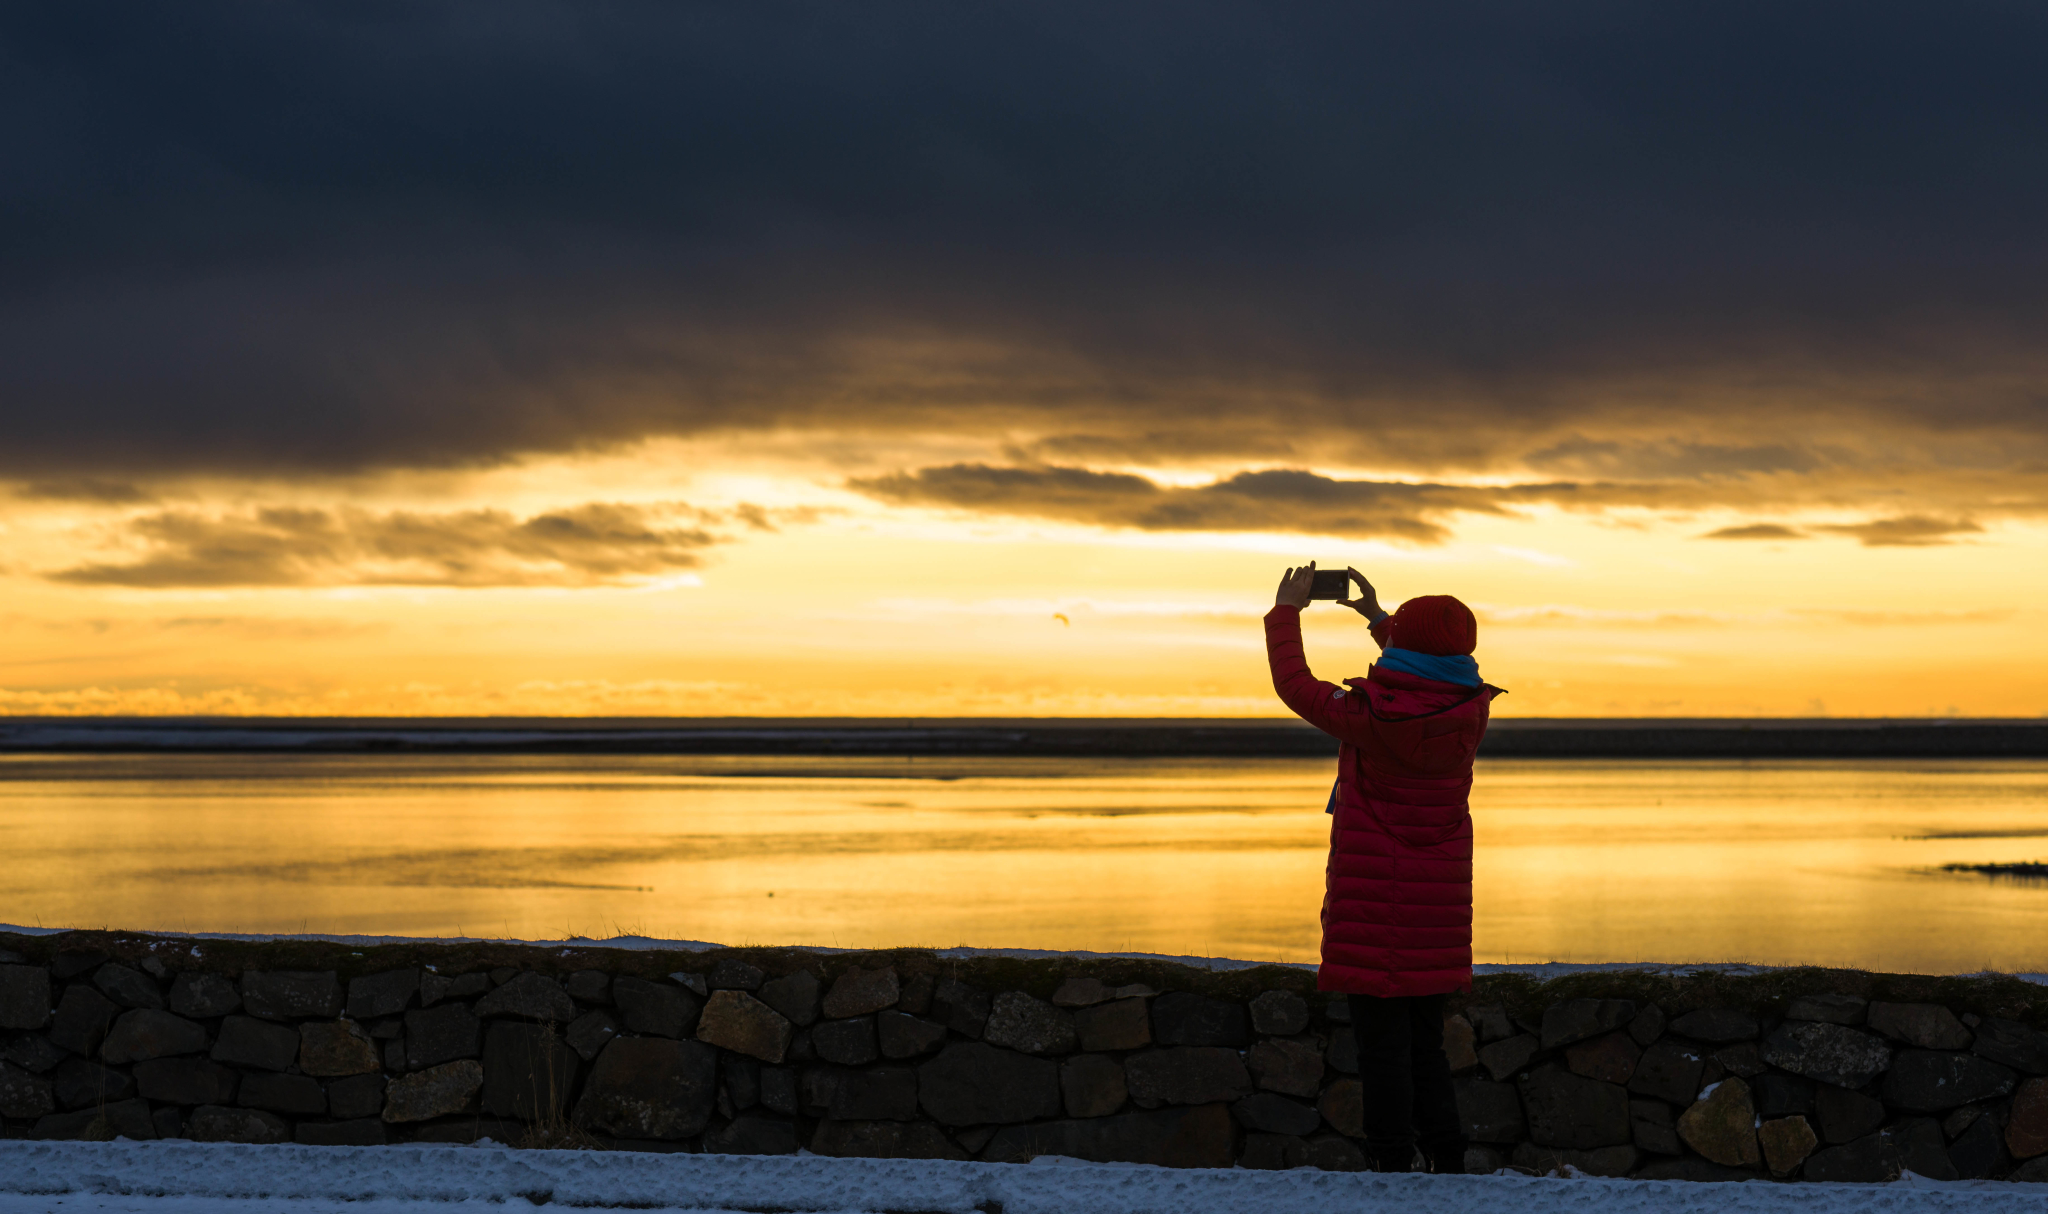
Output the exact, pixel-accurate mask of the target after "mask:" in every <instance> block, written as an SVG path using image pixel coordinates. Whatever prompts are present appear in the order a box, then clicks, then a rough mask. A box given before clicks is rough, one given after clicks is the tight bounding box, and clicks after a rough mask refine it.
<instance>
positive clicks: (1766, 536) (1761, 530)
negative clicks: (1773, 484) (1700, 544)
mask: <svg viewBox="0 0 2048 1214" xmlns="http://www.w3.org/2000/svg"><path fill="white" fill-rule="evenodd" d="M1700 538H1702V539H1709V540H1803V539H1805V538H1806V532H1804V531H1801V530H1799V529H1798V528H1797V527H1787V526H1786V525H1785V524H1783V523H1749V524H1747V525H1745V526H1740V527H1723V528H1721V529H1720V530H1718V531H1709V532H1707V533H1706V535H1704V536H1702V537H1700Z"/></svg>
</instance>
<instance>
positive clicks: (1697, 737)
mask: <svg viewBox="0 0 2048 1214" xmlns="http://www.w3.org/2000/svg"><path fill="white" fill-rule="evenodd" d="M1334 746H1335V744H1334V743H1333V742H1332V741H1331V740H1330V739H1329V738H1328V737H1326V736H1324V735H1323V734H1321V733H1319V732H1317V731H1316V730H1314V729H1312V728H1310V727H1309V726H1307V725H1305V724H1303V723H1301V722H1299V721H1291V720H1281V719H1245V718H1213V717H1212V718H1178V719H1176V718H1150V719H1146V718H1075V717H1065V718H1062V717H1039V718H988V717H961V718H943V717H923V718H902V717H889V718H865V717H815V718H777V717H613V718H604V717H574V718H566V717H565V718H551V717H421V718H403V717H380V718H367V717H366V718H345V717H323V718H310V717H0V753H16V754H21V753H164V752H191V753H324V754H406V753H420V754H627V755H838V756H876V757H887V756H895V755H901V756H948V755H953V756H962V757H968V756H1020V757H1028V756H1043V757H1066V758H1082V757H1106V758H1107V757H1128V758H1143V757H1160V758H1167V757H1186V758H1196V757H1213V758H1290V757H1316V756H1324V755H1328V754H1330V753H1331V752H1332V751H1333V749H1334ZM1480 754H1481V755H1482V757H1487V758H1641V759H1671V758H1753V759H1764V758H1774V759H1804V758H1897V759H1918V758H2048V719H2024V718H2022V719H1959V720H1936V719H1920V718H1758V719H1737V718H1563V717H1538V718H1514V717H1508V718H1503V719H1498V720H1496V721H1494V723H1493V725H1492V727H1491V728H1490V729H1489V731H1488V733H1487V736H1486V741H1485V744H1484V745H1483V746H1482V747H1481V750H1480Z"/></svg>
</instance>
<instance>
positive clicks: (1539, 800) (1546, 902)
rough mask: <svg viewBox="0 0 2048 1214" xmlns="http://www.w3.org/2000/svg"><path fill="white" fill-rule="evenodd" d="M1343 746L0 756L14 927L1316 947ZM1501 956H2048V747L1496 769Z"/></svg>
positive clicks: (1912, 960)
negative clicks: (1916, 755)
mask: <svg viewBox="0 0 2048 1214" xmlns="http://www.w3.org/2000/svg"><path fill="white" fill-rule="evenodd" d="M1331 769H1332V764H1330V763H1328V762H1327V761H1318V762H1307V761H1295V760H1256V761H1242V760H1231V761H1207V762H1205V761H1187V760H1162V761H1156V762H1153V761H1131V760H1119V761H1072V760H986V759H982V760H958V761H948V760H927V759H918V760H904V759H880V760H872V761H862V760H855V761H849V760H844V759H803V758H767V759H764V758H744V759H739V758H637V757H633V758H626V757H588V758H586V757H574V758H559V757H503V756H479V757H469V756H462V757H434V756H403V757H358V756H331V757H330V756H310V755H284V756H276V755H266V756H250V757H243V756H206V755H172V756H91V757H55V756H0V857H4V864H0V921H5V922H11V923H17V924H38V925H43V926H52V927H55V926H67V927H81V926H82V927H103V926H104V927H119V928H141V929H156V930H171V931H227V932H346V933H372V934H391V935H426V936H431V935H488V936H509V937H516V938H524V939H558V938H562V937H565V936H571V935H582V936H591V937H602V936H608V935H616V934H644V935H651V936H660V937H668V938H679V939H692V940H707V941H716V942H720V943H726V944H820V945H836V946H841V947H868V946H898V945H911V946H950V945H961V944H967V945H979V946H988V947H998V946H1000V947H1029V948H1051V949H1094V950H1103V951H1125V950H1132V951H1143V952H1158V953H1176V954H1198V955H1210V956H1230V957H1245V958H1270V959H1278V960H1294V961H1311V960H1314V959H1315V956H1316V942H1317V929H1316V910H1317V907H1318V905H1319V903H1320V899H1321V896H1322V867H1323V854H1324V848H1325V845H1326V842H1327V835H1328V823H1329V819H1328V818H1326V817H1325V816H1324V815H1323V813H1322V806H1323V803H1324V800H1325V797H1326V795H1327V792H1328V788H1329V781H1330V778H1331ZM1473 814H1474V819H1475V823H1476V827H1477V833H1478V858H1477V862H1476V870H1477V872H1476V887H1477V892H1476V895H1475V897H1476V907H1475V915H1476V923H1475V927H1474V936H1475V951H1476V954H1477V956H1478V958H1479V959H1480V960H1482V961H1524V962H1526V961H1551V960H1556V961H1582V962H1584V961H1637V960H1657V961H1727V960H1734V961H1752V962H1762V963H1774V964H1784V963H1818V964H1828V965H1849V966H1862V967H1871V968H1881V969H1887V970H1901V971H1920V972H1954V971H1969V970H1978V969H1985V968H1994V969H2003V970H2019V971H2040V970H2048V883H2042V882H2036V881H2027V880H2024V879H2021V880H2015V879H2011V878H1992V877H1986V876H1982V875H1978V874H1975V873H1954V872H1946V871H1943V869H1942V866H1944V865H1947V864H1957V863H1959V864H1982V863H2010V862H2014V861H2027V860H2037V859H2048V763H2040V762H2029V761H2010V762H1913V763H1901V762H1824V761H1814V762H1711V761H1701V762H1668V763H1665V762H1642V761H1631V762H1590V761H1584V762H1582V761H1498V762H1484V763H1482V764H1481V765H1480V768H1479V772H1478V784H1477V787H1476V790H1475V796H1474V806H1473Z"/></svg>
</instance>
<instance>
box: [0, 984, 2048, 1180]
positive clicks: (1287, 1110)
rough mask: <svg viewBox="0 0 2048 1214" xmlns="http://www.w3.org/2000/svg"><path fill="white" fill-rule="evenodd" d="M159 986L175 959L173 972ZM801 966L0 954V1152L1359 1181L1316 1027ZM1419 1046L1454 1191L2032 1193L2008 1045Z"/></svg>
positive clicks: (1896, 1011)
mask: <svg viewBox="0 0 2048 1214" xmlns="http://www.w3.org/2000/svg"><path fill="white" fill-rule="evenodd" d="M174 955H175V956H177V957H178V959H179V960H180V961H181V962H187V957H186V952H185V948H184V946H179V948H178V949H177V950H175V951H166V953H165V960H169V959H170V958H171V956H174ZM535 960H536V962H541V961H543V960H544V955H543V954H538V953H536V954H535ZM704 960H705V961H710V960H711V959H709V958H706V959H704ZM850 960H851V961H852V964H849V961H850ZM794 962H795V964H797V965H800V966H803V967H806V968H792V969H790V970H789V971H788V972H786V973H781V974H778V975H770V974H769V973H768V972H767V971H765V970H763V969H762V968H759V967H757V966H755V965H753V964H750V963H748V962H747V961H746V960H743V959H742V958H740V957H737V956H730V955H728V956H724V957H720V958H717V959H716V960H715V963H711V964H709V965H708V966H706V965H703V964H702V963H701V962H700V963H699V964H700V969H699V970H693V971H686V972H677V973H673V974H669V975H667V976H665V977H664V976H656V977H639V976H626V975H614V974H611V973H607V972H604V971H600V970H595V969H587V970H581V971H575V972H570V973H566V974H556V973H547V972H542V971H541V970H539V969H534V968H527V969H520V968H511V967H505V968H499V969H493V970H490V971H488V972H469V973H460V974H443V973H439V972H437V971H436V970H435V969H434V968H433V967H431V966H423V967H417V968H402V969H390V970H382V971H378V972H371V973H367V974H362V975H360V976H352V977H350V978H349V979H348V980H346V981H344V980H343V979H342V977H341V976H340V974H338V973H337V972H334V971H315V972H299V971H290V972H281V971H257V970H249V971H246V972H241V973H238V974H232V975H228V974H218V973H210V972H203V971H200V970H197V969H183V970H180V971H177V972H173V970H172V969H171V968H170V967H169V966H167V965H166V964H165V963H164V961H160V960H158V959H157V957H156V955H155V954H154V953H152V954H151V955H150V956H148V957H146V958H144V959H141V960H138V961H134V962H131V961H129V960H114V959H110V958H109V957H108V956H106V955H105V954H102V953H96V952H88V951H80V950H70V951H64V952H59V953H57V954H56V955H55V957H54V958H52V959H51V961H50V963H49V964H47V965H43V964H31V963H29V962H28V961H27V960H26V959H25V958H23V957H20V956H17V955H14V954H11V953H6V952H4V951H0V1125H4V1132H5V1133H6V1134H7V1135H8V1136H33V1137H41V1138H80V1137H86V1138H92V1137H99V1138H106V1137H114V1136H117V1135H118V1136H124V1137H128V1138H172V1137H181V1138H192V1139H198V1140H202V1141H218V1142H253V1143H274V1142H292V1141H296V1142H300V1143H309V1144H329V1145H343V1144H349V1145H355V1144H378V1143H387V1142H470V1141H476V1140H478V1139H481V1138H491V1139H494V1140H497V1141H500V1142H506V1143H512V1144H523V1145H530V1146H596V1147H611V1148H618V1149H630V1150H660V1151H674V1150H687V1151H713V1152H720V1153H731V1154H788V1153H792V1152H795V1151H796V1150H798V1149H799V1148H808V1149H809V1150H811V1151H813V1152H816V1153H818V1154H823V1155H839V1156H867V1157H882V1158H928V1159H962V1160H964V1159H980V1160H987V1161H996V1162H1006V1161H1017V1162H1021V1161H1025V1160H1029V1159H1031V1158H1032V1157H1034V1156H1038V1155H1064V1156H1072V1157H1077V1158H1081V1159H1087V1160H1096V1161H1102V1162H1113V1161H1130V1162H1139V1163H1155V1164H1164V1165H1168V1166H1177V1167H1229V1166H1233V1165H1241V1166H1245V1167H1253V1168H1290V1167H1301V1166H1311V1167H1318V1168H1324V1169H1332V1170H1357V1169H1361V1168H1363V1167H1364V1166H1365V1156H1364V1154H1363V1152H1362V1151H1361V1149H1360V1137H1361V1134H1362V1116H1363V1108H1364V1099H1365V1093H1364V1090H1363V1088H1362V1086H1361V1084H1360V1080H1359V1078H1358V1051H1357V1047H1356V1043H1355V1041H1354V1040H1353V1038H1352V1034H1351V1029H1350V1026H1349V1023H1348V1016H1347V1013H1346V1007H1345V1003H1344V1001H1343V1000H1342V999H1338V998H1332V997H1328V996H1304V995H1303V994H1302V993H1300V992H1299V991H1298V990H1266V991H1263V992H1260V993H1257V994H1256V995H1255V996H1254V997H1251V998H1249V999H1246V1000H1243V1001H1239V1000H1234V999H1220V998H1215V997H1212V996H1211V995H1207V994H1201V993H1197V992H1194V991H1186V990H1180V991H1160V990H1157V989H1154V988H1153V987H1150V986H1143V985H1109V984H1106V983H1105V982H1103V981H1101V980H1100V979H1097V978H1093V977H1068V978H1066V979H1065V980H1064V981H1063V982H1062V983H1061V984H1060V985H1059V986H1058V987H1057V989H1056V990H1054V991H1053V992H1052V997H1051V999H1050V1000H1046V999H1042V998H1039V997H1037V996H1036V995H1034V994H1032V993H1030V992H1026V991H1021V990H1001V989H995V990H990V989H983V988H981V987H977V986H974V985H970V984H969V983H967V982H965V981H961V980H960V979H959V978H955V977H946V976H942V975H940V974H938V973H899V971H898V970H897V969H896V968H894V967H892V966H888V965H873V964H869V965H862V964H859V959H847V958H830V959H827V958H822V957H816V956H796V957H795V958H794ZM188 963H189V962H188ZM957 972H965V973H966V974H967V976H972V975H973V973H974V972H975V971H974V970H973V968H972V967H968V969H967V970H965V971H957ZM1192 976H1193V975H1192V974H1191V977H1192ZM1042 989H1043V988H1041V991H1042ZM1446 1040H1447V1044H1448V1048H1449V1052H1450V1055H1451V1059H1452V1066H1453V1069H1454V1072H1455V1073H1456V1074H1457V1075H1458V1079H1457V1089H1458V1103H1459V1109H1460V1112H1461V1114H1462V1116H1463V1118H1464V1120H1465V1123H1466V1128H1467V1132H1468V1134H1469V1135H1470V1137H1471V1139H1472V1141H1473V1143H1474V1146H1473V1149H1472V1151H1471V1153H1470V1155H1469V1157H1468V1160H1467V1165H1468V1168H1469V1169H1471V1170H1486V1171H1491V1170H1494V1169H1497V1168H1501V1167H1515V1168H1520V1169H1524V1170H1528V1171H1551V1170H1556V1169H1559V1168H1562V1167H1566V1166H1569V1167H1573V1168H1577V1169H1579V1170H1581V1171H1584V1172H1588V1173H1593V1174H1598V1175H1617V1176H1618V1175H1633V1176H1641V1177H1656V1178H1688V1179H1736V1178H1745V1177H1755V1178H1779V1179H1787V1178H1803V1179H1808V1180H1857V1181H1868V1180H1884V1179H1888V1178H1893V1177H1896V1176H1897V1175H1898V1174H1899V1173H1900V1172H1901V1171H1903V1170H1911V1171H1913V1172H1917V1173H1920V1174H1922V1175H1925V1176H1931V1177H1938V1178H1944V1179H1945V1178H1954V1177H2002V1176H2010V1177H2012V1178H2013V1179H2048V1078H2044V1076H2048V1035H2044V1034H2041V1033H2038V1032H2035V1031H2033V1030H2031V1029H2029V1028H2028V1027H2026V1026H2024V1025H2022V1024H2019V1023H2017V1022H2014V1021H2009V1020H2001V1019H1997V1018H1979V1017H1977V1016H1974V1015H1964V1016H1962V1017H1957V1016H1956V1015H1955V1014H1953V1013H1952V1012H1951V1011H1950V1010H1949V1009H1948V1008H1946V1007H1942V1006H1939V1005H1934V1004H1898V1003H1865V1002H1864V1001H1863V1000H1860V999H1855V998H1849V997H1845V996H1836V995H1818V996H1810V997H1806V998H1801V999H1795V1000H1793V1001H1792V1002H1791V1004H1790V1005H1789V1007H1787V1008H1786V1009H1785V1011H1784V1014H1783V1015H1782V1016H1775V1015H1774V1016H1759V1015H1758V1014H1757V1013H1756V1012H1754V1011H1749V1010H1742V1009H1734V1008H1714V1007H1708V1008H1696V1009H1692V1010H1688V1011H1686V1012H1684V1014H1682V1015H1677V1016H1675V1017H1671V1018H1668V1019H1667V1016H1666V1013H1665V1012H1664V1011H1663V1010H1662V1009H1661V1008H1659V1007H1657V1006H1655V1005H1642V1006H1639V1005H1637V1004H1636V1003H1632V1002H1629V1001H1627V1000H1615V999H1607V1000H1596V999H1575V1000H1567V1001H1563V1002H1559V1003H1556V1004H1554V1005H1552V1006H1550V1007H1548V1008H1546V1009H1544V1010H1543V1011H1542V1012H1541V1014H1540V1015H1536V1016H1518V1015H1516V1014H1512V1013H1511V1012H1510V1010H1509V1009H1507V1008H1504V1007H1501V1006H1493V1005H1481V1006H1470V1007H1467V1008H1465V1009H1464V1010H1463V1011H1462V1012H1461V1013H1460V1014H1456V1015H1453V1016H1452V1017H1451V1018H1450V1019H1449V1020H1448V1022H1447V1023H1446Z"/></svg>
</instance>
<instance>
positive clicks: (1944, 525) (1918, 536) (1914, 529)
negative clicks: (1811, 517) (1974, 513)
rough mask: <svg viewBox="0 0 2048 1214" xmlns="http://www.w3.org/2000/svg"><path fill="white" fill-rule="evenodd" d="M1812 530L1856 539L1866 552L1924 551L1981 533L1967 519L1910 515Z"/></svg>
mask: <svg viewBox="0 0 2048 1214" xmlns="http://www.w3.org/2000/svg"><path fill="white" fill-rule="evenodd" d="M1814 530H1815V531H1824V532H1827V533H1828V534H1830V535H1851V536H1855V537H1856V538H1857V539H1859V540H1862V541H1863V544H1864V546H1865V547H1867V548H1924V547H1927V546H1929V545H1932V544H1950V543H1954V542H1955V540H1956V537H1957V536H1963V535H1976V534H1978V533H1980V532H1982V531H1983V530H1984V529H1983V528H1982V527H1979V526H1978V525H1977V524H1975V523H1973V522H1971V521H1970V520H1969V519H1961V518H1956V519H1947V518H1928V517H1926V516H1924V515H1918V514H1912V515H1904V516H1902V517H1899V518H1881V519H1873V520H1872V521H1870V522H1867V523H1850V524H1841V525H1832V526H1821V527H1815V528H1814Z"/></svg>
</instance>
